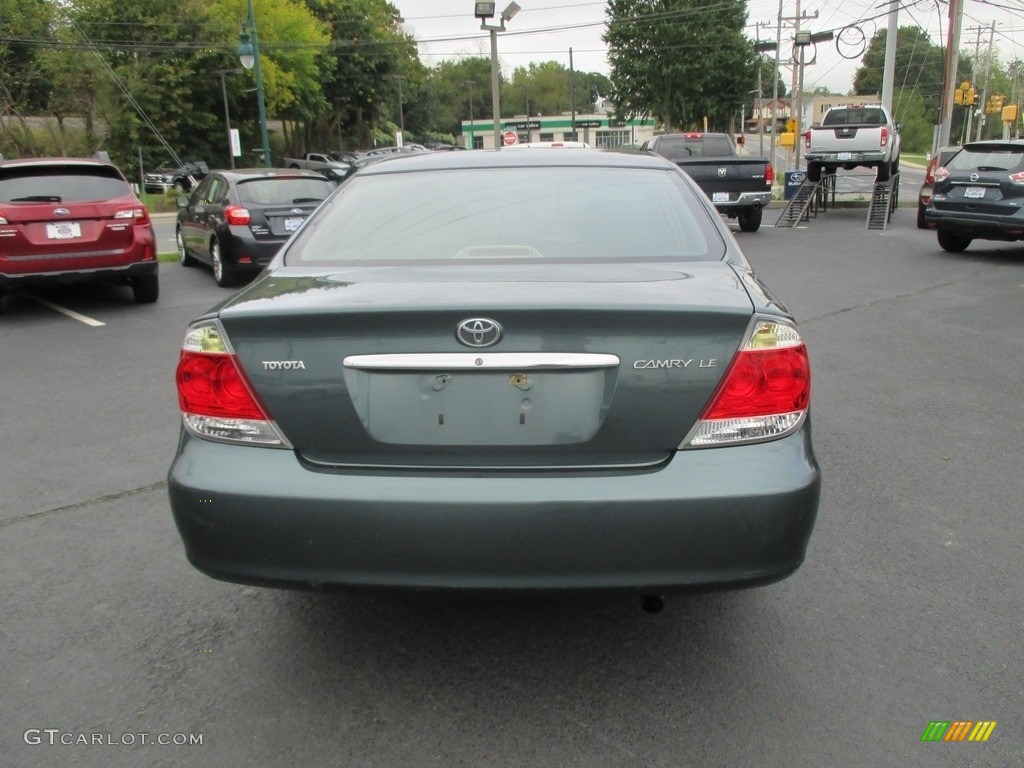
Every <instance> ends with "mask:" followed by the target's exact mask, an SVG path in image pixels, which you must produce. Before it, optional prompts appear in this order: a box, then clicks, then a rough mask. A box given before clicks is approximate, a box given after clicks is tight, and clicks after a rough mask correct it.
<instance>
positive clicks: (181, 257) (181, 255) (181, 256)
mask: <svg viewBox="0 0 1024 768" xmlns="http://www.w3.org/2000/svg"><path fill="white" fill-rule="evenodd" d="M174 239H175V241H176V242H177V244H178V261H180V262H181V263H182V264H184V263H185V259H186V258H188V255H187V254H186V253H185V238H183V237H182V236H181V230H180V229H179V230H178V231H177V232H176V233H175V235H174Z"/></svg>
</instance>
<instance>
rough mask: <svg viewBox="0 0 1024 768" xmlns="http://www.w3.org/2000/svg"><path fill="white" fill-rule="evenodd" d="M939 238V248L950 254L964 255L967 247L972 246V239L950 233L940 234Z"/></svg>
mask: <svg viewBox="0 0 1024 768" xmlns="http://www.w3.org/2000/svg"><path fill="white" fill-rule="evenodd" d="M938 238H939V247H941V248H942V250H944V251H949V252H950V253H963V252H964V251H966V250H967V246H968V245H970V244H971V238H969V237H961V236H960V235H952V234H950V233H949V232H939V233H938Z"/></svg>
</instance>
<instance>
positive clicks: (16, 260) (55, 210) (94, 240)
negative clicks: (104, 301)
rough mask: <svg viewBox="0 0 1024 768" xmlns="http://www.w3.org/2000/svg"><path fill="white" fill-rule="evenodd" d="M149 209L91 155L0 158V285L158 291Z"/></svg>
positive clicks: (145, 297)
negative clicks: (92, 284) (106, 284)
mask: <svg viewBox="0 0 1024 768" xmlns="http://www.w3.org/2000/svg"><path fill="white" fill-rule="evenodd" d="M155 242H156V238H155V237H154V235H153V224H152V222H151V221H150V218H149V211H148V210H147V209H146V206H145V205H144V204H143V203H142V202H141V201H140V200H139V198H138V197H137V196H136V194H135V192H134V191H133V190H132V188H131V186H130V185H129V184H128V181H127V180H126V179H125V177H124V175H123V174H122V173H121V171H120V170H119V169H118V168H117V167H116V166H114V165H112V164H111V163H108V162H103V161H101V160H96V159H86V158H81V159H73V158H66V157H60V158H29V159H24V160H4V161H0V291H6V290H10V289H13V288H18V287H22V286H27V285H34V284H38V283H45V282H61V283H73V282H80V281H85V280H114V281H118V282H122V283H126V284H128V285H130V286H131V288H132V291H133V293H134V296H135V300H136V301H137V302H139V303H142V304H145V303H150V302H154V301H156V300H157V298H158V297H159V295H160V283H159V277H158V275H157V258H156V257H157V254H156V246H155Z"/></svg>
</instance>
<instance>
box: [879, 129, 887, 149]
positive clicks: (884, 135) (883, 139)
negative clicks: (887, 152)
mask: <svg viewBox="0 0 1024 768" xmlns="http://www.w3.org/2000/svg"><path fill="white" fill-rule="evenodd" d="M879 141H880V142H881V144H882V146H883V147H885V146H888V145H889V129H888V128H886V127H885V126H884V125H883V126H882V130H881V132H880V134H879Z"/></svg>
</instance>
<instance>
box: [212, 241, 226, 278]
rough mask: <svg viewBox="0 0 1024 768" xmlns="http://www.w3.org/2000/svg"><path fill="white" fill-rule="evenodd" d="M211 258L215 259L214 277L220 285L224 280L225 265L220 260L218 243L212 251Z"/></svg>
mask: <svg viewBox="0 0 1024 768" xmlns="http://www.w3.org/2000/svg"><path fill="white" fill-rule="evenodd" d="M210 258H211V259H213V277H214V279H216V281H217V282H218V283H219V282H220V281H221V280H223V279H224V263H223V262H222V261H221V260H220V246H219V245H217V244H216V243H214V245H213V248H211V249H210Z"/></svg>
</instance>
